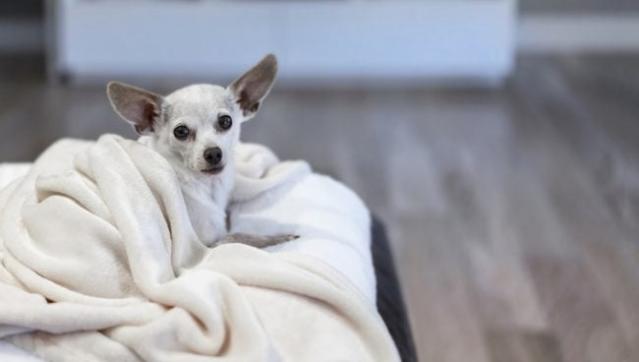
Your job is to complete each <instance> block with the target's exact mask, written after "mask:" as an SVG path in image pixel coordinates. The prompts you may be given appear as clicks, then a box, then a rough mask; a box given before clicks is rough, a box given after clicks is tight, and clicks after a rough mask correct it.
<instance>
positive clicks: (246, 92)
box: [229, 54, 277, 120]
mask: <svg viewBox="0 0 639 362" xmlns="http://www.w3.org/2000/svg"><path fill="white" fill-rule="evenodd" d="M276 74H277V58H275V55H273V54H269V55H267V56H265V57H264V59H262V60H261V61H260V62H259V63H257V65H255V66H254V67H253V68H251V70H249V71H248V72H246V73H244V74H243V75H242V76H241V77H239V78H238V79H236V80H235V81H234V82H233V83H231V85H229V89H230V90H231V93H233V96H234V97H235V101H236V102H237V104H238V105H239V106H240V109H241V110H242V112H243V114H244V119H245V120H247V119H250V118H252V117H253V116H254V115H255V113H256V112H257V110H258V109H259V108H260V104H261V103H262V101H263V100H264V98H266V96H267V95H268V92H269V91H270V90H271V87H272V86H273V81H275V75H276Z"/></svg>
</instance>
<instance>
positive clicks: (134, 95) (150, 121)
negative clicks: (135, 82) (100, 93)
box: [107, 82, 163, 134]
mask: <svg viewBox="0 0 639 362" xmlns="http://www.w3.org/2000/svg"><path fill="white" fill-rule="evenodd" d="M107 95H108V97H109V101H110V102H111V106H112V107H113V109H114V110H115V112H116V113H117V114H118V115H119V116H120V117H122V119H124V120H125V121H127V122H129V123H131V125H132V126H133V128H135V131H136V132H137V133H139V134H147V133H150V132H153V127H154V123H155V122H157V121H158V120H159V117H160V113H161V111H162V102H163V98H162V96H160V95H158V94H155V93H153V92H149V91H147V90H144V89H141V88H138V87H134V86H132V85H128V84H124V83H120V82H109V84H107Z"/></svg>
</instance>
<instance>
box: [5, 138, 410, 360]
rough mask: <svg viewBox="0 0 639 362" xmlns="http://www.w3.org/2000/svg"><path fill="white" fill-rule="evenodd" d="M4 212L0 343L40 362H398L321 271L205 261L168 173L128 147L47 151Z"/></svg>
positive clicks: (240, 252)
mask: <svg viewBox="0 0 639 362" xmlns="http://www.w3.org/2000/svg"><path fill="white" fill-rule="evenodd" d="M257 153H259V152H257ZM257 153H256V154H257ZM277 167H286V165H285V163H282V164H279V165H276V166H273V167H271V168H269V169H268V172H267V173H264V172H259V173H258V174H260V175H261V178H268V176H269V175H279V174H280V173H279V172H277ZM280 169H281V168H280ZM295 172H296V171H293V172H292V173H286V174H288V175H292V174H293V175H294V174H295ZM245 176H246V177H249V179H250V178H251V175H250V174H249V175H246V174H245ZM253 176H255V175H253ZM278 177H281V176H278ZM278 180H279V181H278V182H275V183H272V184H271V187H265V188H264V189H263V190H262V191H264V190H266V191H268V190H274V189H275V188H277V186H278V185H279V184H281V183H282V182H286V181H287V179H286V178H279V179H278ZM248 181H250V180H248ZM267 184H268V183H267ZM261 185H264V184H263V183H262V184H261ZM267 193H268V192H267ZM252 196H255V195H251V194H250V193H248V194H240V195H238V197H237V198H234V199H237V200H238V202H242V203H244V205H245V206H246V205H249V204H248V203H251V202H253V200H252V199H253V197H252ZM257 204H259V202H258V203H257ZM253 206H255V204H254V205H253ZM0 210H1V211H0V258H1V260H2V264H1V265H0V338H4V339H6V340H9V341H11V342H13V343H15V344H17V345H18V346H20V347H21V348H25V349H27V350H30V351H34V352H36V353H37V354H38V355H40V356H42V357H44V358H45V359H47V360H51V361H94V360H95V361H103V360H117V361H129V360H130V361H137V360H153V361H182V360H183V361H191V360H193V361H200V360H202V361H205V360H229V361H271V360H273V361H278V360H290V361H334V360H341V361H367V360H380V361H392V360H397V359H398V357H397V354H396V351H395V348H394V346H393V344H392V341H391V340H390V337H389V335H388V333H387V331H386V329H385V327H384V325H383V323H382V322H381V320H380V318H379V317H378V315H377V313H376V311H375V310H374V307H372V306H371V305H370V304H368V303H366V301H365V299H364V298H363V296H362V295H360V293H359V292H358V291H357V289H355V288H354V287H353V286H352V285H351V284H350V283H349V282H348V281H346V280H345V279H344V278H343V276H342V275H340V274H339V273H337V272H336V271H335V270H333V269H332V268H330V267H328V266H327V265H326V264H324V263H321V262H319V261H318V260H317V259H315V258H312V257H309V256H305V255H303V254H301V253H295V252H288V253H286V252H283V253H277V254H268V253H266V252H264V251H261V250H257V249H253V248H249V247H246V246H243V245H237V244H228V245H223V246H219V247H216V248H212V249H209V248H205V247H203V246H202V244H201V243H199V241H198V240H197V238H196V237H195V233H194V231H193V229H192V227H191V225H190V223H189V218H188V216H187V214H186V208H185V206H184V202H183V200H182V198H181V193H180V190H179V185H178V184H177V181H176V179H175V175H174V174H173V171H172V169H171V168H170V166H169V165H168V164H167V163H166V161H165V160H164V159H162V158H161V157H160V156H159V155H157V154H156V153H154V152H153V151H151V150H149V149H148V148H146V147H144V146H142V145H139V144H137V143H135V142H133V141H127V140H123V139H121V138H119V137H116V136H105V137H103V138H101V139H100V140H99V141H98V142H97V143H95V144H92V143H78V142H63V143H59V144H57V145H55V146H52V148H51V149H49V150H48V151H47V152H45V153H44V154H43V156H42V157H41V158H39V159H38V161H37V162H36V163H35V165H34V167H32V169H31V170H30V172H29V173H28V174H27V176H25V177H24V178H23V179H21V180H19V181H17V182H14V183H12V184H11V185H9V186H8V187H7V188H5V189H4V190H3V191H2V192H1V193H0Z"/></svg>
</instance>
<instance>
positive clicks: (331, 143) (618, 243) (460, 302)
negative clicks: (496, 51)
mask: <svg viewBox="0 0 639 362" xmlns="http://www.w3.org/2000/svg"><path fill="white" fill-rule="evenodd" d="M0 66H2V67H3V68H0V79H1V80H0V161H15V160H30V159H31V158H33V157H34V156H35V155H36V154H37V153H38V152H40V151H41V150H42V149H43V148H44V147H45V146H46V145H47V144H49V143H50V142H51V141H52V140H53V139H55V138H58V137H61V136H72V137H89V138H91V137H95V136H97V135H98V134H100V133H102V132H106V131H110V132H122V133H126V134H129V135H131V133H130V132H129V130H128V126H126V125H125V124H124V123H123V122H121V121H119V120H118V119H117V117H115V116H114V115H113V114H112V113H111V111H110V110H109V108H108V105H107V102H106V99H105V96H104V93H103V90H102V89H101V88H95V89H73V90H70V89H63V88H56V87H47V86H45V85H44V84H43V81H42V80H41V77H40V76H34V75H33V74H38V69H40V64H39V63H38V62H37V61H21V60H15V59H13V60H11V59H6V60H4V61H3V62H0ZM34 72H35V73H34ZM166 89H167V88H166V87H165V88H162V87H160V89H158V90H159V91H162V90H166ZM245 135H246V137H245V139H247V140H253V141H259V142H263V143H265V144H267V145H270V146H272V147H273V148H274V149H275V150H276V151H277V152H278V153H279V154H280V155H281V156H282V157H283V158H304V159H308V160H309V161H310V162H311V163H312V164H313V165H314V166H315V168H316V169H317V170H320V171H322V172H326V173H329V174H332V175H334V176H336V177H338V178H340V179H342V180H344V181H345V182H346V183H347V184H349V185H350V186H351V187H353V188H354V189H356V190H357V192H359V194H360V195H362V197H363V198H364V199H365V200H366V201H367V203H368V205H369V206H370V207H371V208H372V210H374V212H375V213H377V214H379V215H380V216H381V218H382V219H383V220H384V221H385V222H386V224H387V227H388V229H389V231H390V233H391V239H392V242H393V247H394V251H395V259H396V261H397V263H398V265H399V268H400V270H399V273H400V276H401V279H402V282H403V287H404V293H405V296H406V298H407V302H408V307H409V312H410V317H411V320H412V323H413V330H414V333H415V338H416V344H417V346H418V351H419V355H420V359H421V360H422V361H434V362H524V361H525V362H532V361H544V362H557V361H567V362H618V361H619V362H621V361H626V362H636V361H639V57H631V56H618V57H605V58H596V57H586V58H584V57H563V58H561V57H559V58H525V59H521V60H520V61H519V64H518V70H517V72H516V74H515V75H514V77H513V78H512V79H511V80H510V81H509V82H508V84H507V85H506V86H505V87H504V89H501V90H494V91H489V90H479V89H478V90H459V89H458V90H441V91H437V90H424V91H416V90H392V91H380V90H366V91H344V90H342V91H276V92H275V93H274V94H273V95H272V96H271V97H270V99H269V100H268V101H267V103H266V104H265V107H264V109H263V111H261V113H260V115H259V116H258V118H257V119H256V120H254V121H252V122H251V123H250V124H248V125H247V126H246V130H245Z"/></svg>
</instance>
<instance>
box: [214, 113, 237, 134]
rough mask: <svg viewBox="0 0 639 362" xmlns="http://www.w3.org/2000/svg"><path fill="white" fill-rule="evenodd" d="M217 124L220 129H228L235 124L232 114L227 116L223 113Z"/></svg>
mask: <svg viewBox="0 0 639 362" xmlns="http://www.w3.org/2000/svg"><path fill="white" fill-rule="evenodd" d="M217 125H218V127H219V128H220V129H222V130H224V131H226V130H227V129H229V128H231V126H232V125H233V119H232V118H231V116H227V115H226V114H225V115H222V116H220V118H218V119H217Z"/></svg>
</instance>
